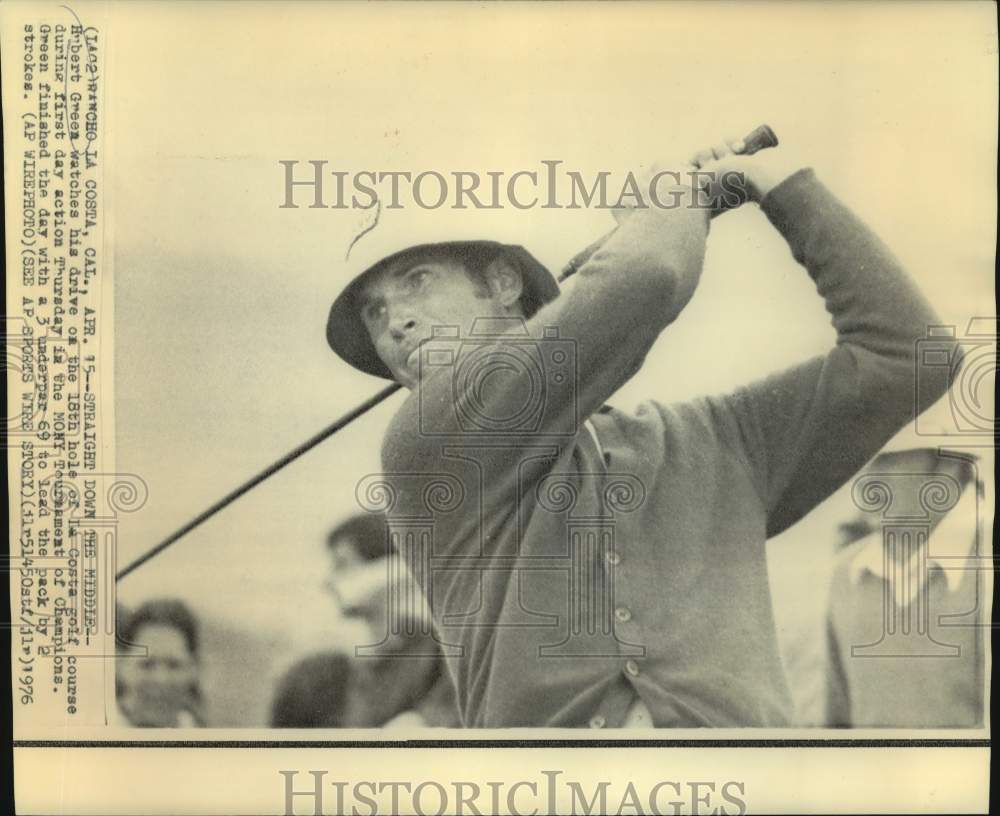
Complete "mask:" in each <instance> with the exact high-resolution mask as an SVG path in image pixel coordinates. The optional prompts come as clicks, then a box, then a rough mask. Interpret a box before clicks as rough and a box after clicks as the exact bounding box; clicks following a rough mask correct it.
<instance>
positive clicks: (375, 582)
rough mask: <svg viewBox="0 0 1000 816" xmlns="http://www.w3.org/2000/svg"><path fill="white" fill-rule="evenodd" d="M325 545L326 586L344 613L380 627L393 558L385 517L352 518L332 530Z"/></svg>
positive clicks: (370, 515)
mask: <svg viewBox="0 0 1000 816" xmlns="http://www.w3.org/2000/svg"><path fill="white" fill-rule="evenodd" d="M326 545H327V551H328V553H329V555H330V575H329V577H328V579H327V586H328V588H329V589H330V591H331V593H332V594H333V596H334V598H335V599H336V601H337V605H338V606H339V607H340V611H341V613H342V614H343V615H345V616H347V617H351V618H357V619H360V620H363V621H365V622H367V623H368V624H369V626H371V627H373V628H374V627H378V626H379V625H380V624H381V622H382V621H383V620H384V617H385V610H386V602H387V597H386V593H387V588H388V575H389V569H388V562H387V559H388V558H389V557H390V555H391V553H390V551H389V549H388V547H389V543H388V540H387V537H386V527H385V518H384V517H383V516H380V515H372V514H368V513H362V514H359V515H356V516H351V517H350V518H348V519H347V520H346V521H344V522H342V523H340V524H338V525H337V526H336V527H335V528H334V529H333V530H331V531H330V533H329V535H328V536H327V538H326Z"/></svg>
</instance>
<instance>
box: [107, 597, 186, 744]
mask: <svg viewBox="0 0 1000 816" xmlns="http://www.w3.org/2000/svg"><path fill="white" fill-rule="evenodd" d="M118 638H119V640H120V641H121V645H122V646H125V647H128V648H129V649H132V650H134V649H136V648H137V647H139V648H144V649H145V655H144V656H141V655H138V654H136V655H135V656H132V655H129V654H127V653H125V654H123V655H122V656H120V657H119V659H118V661H117V662H118V666H117V675H116V682H115V685H116V689H117V692H118V708H119V712H120V714H121V716H122V718H123V719H124V721H125V723H124V724H126V725H131V726H135V727H142V728H193V727H198V726H203V725H204V724H205V721H204V717H203V715H202V694H201V683H200V679H199V672H200V664H199V658H198V623H197V621H196V620H195V617H194V615H193V614H192V613H191V611H190V610H189V609H188V608H187V606H185V605H184V604H183V603H182V602H181V601H177V600H170V599H163V600H154V601H147V602H146V603H144V604H142V605H141V606H139V608H138V609H136V610H135V611H134V612H131V613H130V614H128V615H126V616H124V617H123V619H120V620H119V628H118ZM120 654H121V653H120Z"/></svg>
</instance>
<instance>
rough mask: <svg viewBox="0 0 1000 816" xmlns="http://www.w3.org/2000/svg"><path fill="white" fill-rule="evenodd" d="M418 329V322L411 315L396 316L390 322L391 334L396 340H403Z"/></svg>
mask: <svg viewBox="0 0 1000 816" xmlns="http://www.w3.org/2000/svg"><path fill="white" fill-rule="evenodd" d="M416 328H417V320H416V318H415V317H413V315H411V314H408V313H406V314H398V315H394V316H393V317H392V318H391V319H390V321H389V332H390V334H391V335H392V338H393V339H394V340H403V339H404V338H405V337H407V335H410V334H412V333H413V332H414V330H415V329H416Z"/></svg>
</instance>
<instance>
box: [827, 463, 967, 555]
mask: <svg viewBox="0 0 1000 816" xmlns="http://www.w3.org/2000/svg"><path fill="white" fill-rule="evenodd" d="M864 475H866V476H875V477H876V478H879V481H884V482H885V487H884V491H885V492H886V493H887V494H891V495H888V500H889V501H890V502H891V504H890V505H889V507H888V508H887V509H885V510H883V511H875V512H861V511H859V512H858V513H856V514H855V515H854V517H853V518H851V519H850V520H849V521H847V522H844V523H843V524H841V525H840V526H839V528H838V532H839V544H840V546H841V547H846V546H847V545H849V544H852V543H854V542H855V541H859V540H860V539H862V538H866V537H867V536H869V535H872V534H874V533H878V532H880V530H881V529H882V528H881V523H882V517H883V513H884V512H885V513H889V514H891V516H892V517H894V518H899V519H902V518H906V517H909V518H913V519H915V520H920V519H924V520H926V523H927V525H928V527H929V530H930V531H933V530H934V528H935V527H937V525H938V524H940V523H941V521H942V519H944V517H945V516H947V514H948V511H949V509H950V508H951V507H953V506H954V504H955V503H956V501H955V500H956V499H957V495H958V494H960V493H961V492H962V491H964V490H966V489H967V488H968V486H969V484H970V482H972V481H973V480H974V479H975V475H976V465H975V460H974V458H972V457H970V456H969V455H968V454H965V453H962V452H949V451H946V450H938V449H936V448H927V447H911V448H898V449H897V448H893V449H890V450H885V451H883V452H882V453H880V454H879V455H878V456H877V457H876V458H875V459H874V461H873V462H872V463H871V465H869V467H868V468H867V469H866V471H865V474H864ZM882 477H884V478H882ZM951 493H953V494H954V495H952V498H951V500H950V501H944V503H943V504H942V505H941V508H942V509H940V510H938V509H936V508H937V505H936V504H935V501H936V498H935V497H936V496H939V497H941V498H944V497H946V496H947V495H948V494H951ZM894 552H896V553H897V554H900V555H902V554H903V553H905V552H906V549H905V548H902V547H898V548H894Z"/></svg>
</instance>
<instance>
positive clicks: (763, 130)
mask: <svg viewBox="0 0 1000 816" xmlns="http://www.w3.org/2000/svg"><path fill="white" fill-rule="evenodd" d="M743 144H744V147H743V151H742V152H741V153H740V154H739V155H741V156H751V155H753V154H754V153H756V152H757V151H759V150H764V149H766V148H768V147H777V146H778V136H777V134H775V132H774V131H773V130H771V128H770V127H769V126H768V125H760V126H759V127H755V128H754V129H753V130H751V131H750V132H749V133H748V134H747V135H746V136H744V137H743ZM719 212H722V210H717V211H716V212H715V213H713V215H717V214H718V213H719ZM617 229H618V227H617V226H616V227H615V228H614V229H612V230H611V231H610V232H608V233H607V234H605V235H602V236H601V237H600V238H598V239H597V240H596V241H594V243H592V244H590V245H589V246H588V247H587V248H586V249H584V250H583V251H582V252H578V253H577V254H576V255H574V256H573V257H572V258H571V259H570V261H569V263H567V264H566V265H565V266H564V267H563V269H562V272H560V273H559V278H558V280H559V282H560V283H562V282H563V281H564V280H566V279H567V278H569V277H571V276H572V275H575V274H576V272H577V270H578V269H579V268H580V267H581V266H583V265H584V264H585V263H586V262H587V261H588V260H590V256H591V255H593V254H594V253H595V252H597V250H598V249H600V248H601V247H602V246H603V245H604V242H605V241H607V240H608V238H610V237H611V236H612V235H614V234H615V231H616V230H617Z"/></svg>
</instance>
